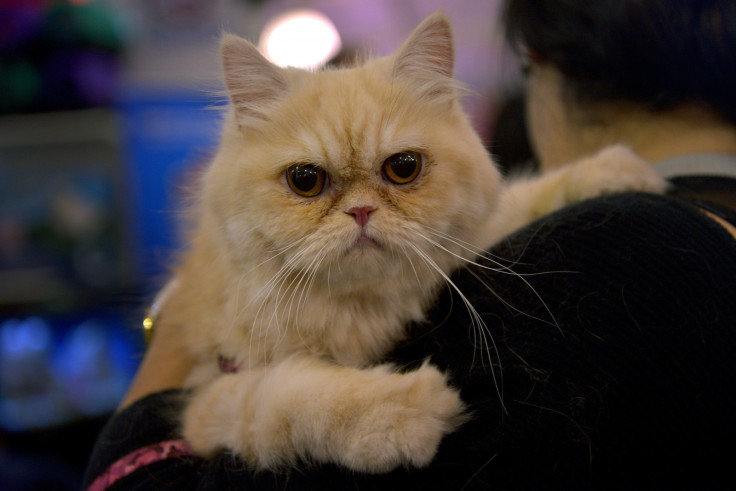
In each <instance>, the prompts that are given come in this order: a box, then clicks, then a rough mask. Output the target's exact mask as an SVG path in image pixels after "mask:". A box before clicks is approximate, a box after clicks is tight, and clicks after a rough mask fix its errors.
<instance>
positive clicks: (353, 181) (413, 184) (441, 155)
mask: <svg viewBox="0 0 736 491" xmlns="http://www.w3.org/2000/svg"><path fill="white" fill-rule="evenodd" d="M223 53H224V64H225V73H226V81H227V83H228V88H229V90H230V94H231V98H232V101H233V105H234V110H233V112H232V113H231V115H230V116H229V118H228V120H227V123H226V127H225V131H224V135H223V139H222V142H221V148H220V152H219V154H218V156H217V158H216V159H215V162H214V164H213V166H212V168H211V169H210V171H209V174H208V175H207V177H206V181H205V182H206V186H205V193H206V194H205V206H207V207H208V210H209V211H210V212H211V213H212V215H213V216H214V217H216V219H217V220H218V221H219V223H220V230H221V231H222V239H223V243H224V244H225V245H224V247H225V248H226V249H227V251H228V253H229V254H230V255H231V257H232V258H233V260H234V261H236V262H239V261H240V262H243V263H244V264H245V265H248V266H253V262H256V263H261V262H263V261H268V262H269V263H271V264H273V265H274V266H275V267H277V268H287V269H289V270H290V271H292V272H293V273H294V274H295V275H296V276H299V275H301V277H302V278H303V279H302V281H304V282H308V281H315V280H318V281H319V282H321V283H323V284H324V283H325V281H326V282H327V286H328V287H329V288H332V289H334V290H335V291H336V292H340V291H345V292H349V291H352V290H354V289H356V288H362V287H364V286H368V285H370V286H373V287H375V285H377V284H380V283H381V282H385V281H387V280H388V281H410V282H414V283H416V282H417V280H419V281H420V282H423V283H424V282H427V281H433V279H436V278H440V277H441V274H440V273H439V271H437V268H439V269H440V270H442V271H443V272H448V271H449V270H450V269H452V268H454V267H455V266H456V265H457V263H458V261H457V259H456V258H454V257H453V255H452V254H453V253H454V254H459V255H462V256H464V257H469V256H472V254H471V253H469V252H468V251H467V250H465V249H464V248H463V246H462V245H461V244H459V242H460V241H461V242H462V243H469V244H473V245H475V246H479V247H482V246H484V245H486V244H483V243H481V242H482V240H483V236H482V230H481V229H482V225H483V224H484V223H485V222H486V220H487V219H488V216H489V215H490V213H491V212H492V210H493V208H494V206H495V200H496V197H497V194H498V186H499V180H500V179H499V174H498V172H497V171H496V169H495V167H494V166H493V164H492V163H491V162H490V159H489V157H488V155H487V153H486V151H485V149H484V147H483V146H482V144H481V142H480V141H479V139H478V137H477V136H476V134H475V133H474V131H473V129H472V127H471V125H470V124H469V122H468V120H467V118H466V116H465V114H464V113H463V112H462V110H461V109H460V105H459V103H458V102H457V100H456V87H455V83H454V82H453V80H452V79H451V78H450V76H449V75H450V74H451V72H452V49H451V41H450V38H449V30H448V28H447V24H446V21H444V19H443V18H440V22H438V21H435V23H434V24H431V23H429V25H428V22H425V23H424V24H422V26H420V27H419V28H418V29H417V31H415V33H414V34H413V35H412V37H411V38H410V39H409V40H408V41H407V42H406V44H405V45H404V46H403V47H402V48H401V49H400V50H399V51H397V53H395V54H394V55H392V56H391V57H388V58H384V59H378V60H373V61H369V62H367V63H366V64H365V65H363V66H360V67H357V68H352V69H345V70H333V71H324V72H319V73H309V72H302V71H297V70H291V69H289V70H282V69H279V68H276V67H274V66H272V65H270V64H269V63H268V62H267V61H265V60H264V59H262V58H261V57H260V55H258V53H257V52H256V51H255V48H253V47H252V46H251V45H249V44H247V43H245V42H244V41H242V40H240V39H237V38H233V37H229V38H225V40H224V41H223ZM263 84H267V85H266V86H264V85H263ZM454 241H459V242H454ZM430 263H434V264H436V265H437V268H435V267H434V266H431V264H430Z"/></svg>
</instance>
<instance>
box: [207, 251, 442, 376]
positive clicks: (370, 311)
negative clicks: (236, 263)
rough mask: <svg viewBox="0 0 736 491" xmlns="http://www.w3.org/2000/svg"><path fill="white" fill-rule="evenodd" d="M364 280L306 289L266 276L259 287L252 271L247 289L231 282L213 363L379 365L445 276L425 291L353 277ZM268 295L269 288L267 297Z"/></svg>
mask: <svg viewBox="0 0 736 491" xmlns="http://www.w3.org/2000/svg"><path fill="white" fill-rule="evenodd" d="M354 253H355V254H358V255H362V254H378V253H379V252H374V251H355V252H354ZM336 274H339V273H336ZM348 276H350V275H348ZM358 276H359V275H358ZM264 278H266V276H264ZM361 280H362V281H363V284H359V285H353V286H352V287H350V288H343V289H342V291H340V289H336V288H335V283H336V282H334V281H333V282H332V286H331V287H328V288H326V287H325V285H330V283H327V282H322V281H320V280H319V279H317V280H314V284H313V285H311V286H310V287H309V288H306V289H305V288H303V286H304V285H303V284H302V283H304V282H305V281H307V280H304V281H301V282H300V280H299V278H294V279H293V281H288V282H286V283H287V284H288V285H290V286H286V287H269V280H265V279H264V281H263V283H262V284H261V286H260V288H259V287H258V286H257V285H255V284H254V283H253V281H252V273H251V278H250V281H249V284H248V287H247V288H245V287H243V284H242V283H241V282H240V281H239V280H234V281H232V285H233V286H232V287H231V289H230V290H231V291H230V292H229V295H228V297H227V300H226V304H225V308H224V309H223V313H224V315H223V316H222V318H221V319H220V321H219V323H220V326H217V325H213V326H212V328H211V329H212V332H210V333H209V336H211V337H212V338H211V339H214V340H215V345H214V349H213V352H212V353H210V359H214V356H213V355H215V354H217V355H222V356H226V357H228V358H232V359H237V361H238V364H239V365H242V366H254V365H258V364H263V363H264V362H265V363H272V362H274V361H278V360H280V359H283V358H285V357H288V356H291V355H293V354H295V353H309V354H313V355H317V356H321V357H324V358H327V359H331V360H334V361H336V362H337V363H339V364H341V365H349V366H364V365H366V364H368V363H371V362H374V361H376V360H377V359H379V358H380V357H381V356H382V355H384V354H385V353H386V352H387V351H388V350H389V349H390V348H391V347H392V346H394V345H395V343H396V342H397V341H398V340H400V339H401V338H402V337H403V335H404V326H405V325H406V324H407V323H408V322H411V321H419V320H421V319H422V318H423V311H424V310H425V308H426V305H427V303H428V302H429V301H430V300H431V298H433V296H434V293H435V291H436V287H437V285H438V284H439V279H436V280H434V282H433V283H434V285H428V286H427V287H425V288H421V289H418V288H416V285H415V284H414V282H413V281H412V282H409V281H406V279H404V280H403V281H402V279H401V278H399V277H397V278H392V279H389V281H386V280H385V279H383V278H375V277H374V278H371V281H368V280H367V279H366V278H365V277H364V278H362V279H361V278H355V281H356V283H358V282H360V281H361ZM343 281H344V282H346V283H347V282H349V279H346V278H343ZM338 284H339V283H338ZM244 289H247V291H243V290H244ZM264 290H267V291H269V294H268V295H266V296H265V297H264V296H263V295H262V294H261V292H262V291H264Z"/></svg>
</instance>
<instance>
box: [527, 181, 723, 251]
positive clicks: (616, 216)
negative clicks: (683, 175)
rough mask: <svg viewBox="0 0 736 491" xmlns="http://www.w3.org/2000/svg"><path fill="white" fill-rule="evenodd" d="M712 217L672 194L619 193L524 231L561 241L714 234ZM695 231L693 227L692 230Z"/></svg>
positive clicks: (587, 202)
mask: <svg viewBox="0 0 736 491" xmlns="http://www.w3.org/2000/svg"><path fill="white" fill-rule="evenodd" d="M711 222H712V220H710V219H709V218H708V216H707V215H705V214H704V213H703V212H702V210H701V209H700V208H699V207H698V206H697V205H696V204H694V203H692V202H690V201H687V200H683V199H680V198H677V197H673V196H669V195H658V194H651V193H636V192H631V193H618V194H612V195H607V196H601V197H598V198H593V199H588V200H585V201H582V202H579V203H575V204H572V205H569V206H567V207H565V208H563V209H561V210H559V211H557V212H554V213H551V214H549V215H547V216H544V217H542V218H541V219H539V220H537V221H536V222H534V223H532V224H530V225H528V226H527V227H525V228H524V229H522V230H520V231H519V232H518V234H519V235H520V236H521V237H522V240H525V236H530V235H534V236H538V235H539V234H542V235H544V236H549V235H554V236H555V237H556V238H557V239H558V240H561V239H564V238H565V237H567V236H569V237H570V238H571V239H577V238H579V236H580V235H585V236H587V237H588V239H587V241H590V240H593V238H599V239H601V240H607V239H612V240H613V239H626V238H627V237H628V238H634V237H651V238H654V237H658V236H659V237H660V238H661V239H663V240H666V239H667V237H668V236H671V235H673V234H674V235H681V234H682V232H683V231H685V230H687V229H690V228H692V227H694V228H695V229H697V230H698V233H710V232H709V230H710V229H711V228H712V225H713V223H711ZM691 233H692V230H691Z"/></svg>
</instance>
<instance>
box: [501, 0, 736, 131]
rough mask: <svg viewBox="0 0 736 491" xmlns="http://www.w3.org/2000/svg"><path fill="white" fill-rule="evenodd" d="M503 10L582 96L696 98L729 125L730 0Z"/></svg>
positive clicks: (735, 54)
mask: <svg viewBox="0 0 736 491" xmlns="http://www.w3.org/2000/svg"><path fill="white" fill-rule="evenodd" d="M503 15H504V17H503V20H504V25H505V29H506V37H507V39H508V40H509V41H510V43H511V45H512V46H514V47H517V48H522V49H525V50H528V51H529V52H530V53H532V54H533V56H536V57H539V59H541V60H544V61H546V62H549V63H552V64H553V65H554V66H555V67H556V68H557V69H558V70H560V72H561V73H562V74H563V76H564V77H565V79H566V83H567V89H568V90H570V91H571V94H572V95H574V96H575V97H577V98H578V99H579V100H581V101H593V102H595V101H616V100H627V101H632V102H635V103H638V104H642V105H644V106H646V107H648V108H650V109H653V110H661V109H668V108H672V107H674V106H676V105H678V104H680V103H684V102H697V103H702V104H706V105H708V106H710V108H711V109H712V110H714V111H715V112H716V113H718V114H720V115H721V116H722V117H724V118H725V119H726V120H728V121H730V122H731V123H734V124H736V0H667V1H661V0H506V4H505V7H504V14H503Z"/></svg>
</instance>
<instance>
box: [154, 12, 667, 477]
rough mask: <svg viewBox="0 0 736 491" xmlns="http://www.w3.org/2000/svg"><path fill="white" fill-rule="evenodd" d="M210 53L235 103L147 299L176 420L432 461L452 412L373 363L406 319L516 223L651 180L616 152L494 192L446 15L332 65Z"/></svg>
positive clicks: (216, 447) (202, 436)
mask: <svg viewBox="0 0 736 491" xmlns="http://www.w3.org/2000/svg"><path fill="white" fill-rule="evenodd" d="M221 53H222V62H223V67H224V76H225V82H226V86H227V89H228V93H229V96H230V102H231V107H230V110H229V113H228V116H227V118H226V121H225V123H224V128H223V132H222V137H221V141H220V144H219V150H218V153H217V155H216V157H215V158H214V160H213V162H212V163H211V165H210V166H209V168H208V169H207V170H206V172H205V173H204V175H203V179H202V183H201V189H200V195H199V204H198V208H197V214H196V217H195V218H196V225H195V227H194V228H193V230H192V235H191V241H190V247H189V249H188V250H187V251H186V252H184V253H183V254H182V257H181V260H180V263H179V266H178V268H177V269H176V271H175V280H174V281H175V283H174V285H175V287H174V289H173V291H172V292H171V295H170V296H169V298H168V299H167V300H166V303H165V305H164V307H163V315H164V317H165V318H166V322H170V323H173V324H174V325H177V326H179V327H178V328H179V329H180V336H179V338H178V339H177V340H174V342H179V343H181V348H182V349H187V350H190V352H191V353H192V355H193V356H194V357H195V358H196V359H197V360H198V364H197V366H195V367H193V369H192V373H191V375H190V377H189V383H190V384H191V386H193V387H194V388H195V389H194V392H193V395H192V398H191V399H190V400H189V401H188V405H187V408H186V411H185V414H184V418H183V422H182V425H183V434H184V436H185V437H186V439H187V440H188V441H189V442H190V444H191V446H192V448H193V449H194V450H195V451H196V452H198V453H200V454H202V455H204V456H209V455H213V454H214V453H216V452H219V451H223V450H227V451H230V452H233V453H235V454H237V455H239V456H240V457H242V458H243V459H244V460H245V461H246V462H247V463H249V464H250V465H252V466H254V467H256V468H274V467H278V466H280V465H292V464H295V463H297V462H300V461H307V462H309V461H312V462H334V463H338V464H341V465H344V466H347V467H349V468H352V469H354V470H358V471H365V472H384V471H388V470H390V469H392V468H395V467H397V466H400V465H408V466H423V465H426V464H428V463H429V462H430V461H431V460H432V458H433V456H434V454H435V452H436V449H437V446H438V444H439V442H440V440H441V439H442V437H443V435H445V434H446V433H448V432H450V431H452V430H453V429H454V428H456V427H457V425H459V424H461V423H462V421H463V418H464V407H463V403H462V401H461V400H460V397H459V395H458V391H457V390H455V389H454V388H453V387H451V386H449V385H448V383H447V381H446V377H445V376H444V375H443V374H442V373H440V372H439V371H438V370H437V369H436V368H435V367H433V366H432V364H431V361H427V362H425V363H424V364H423V365H422V366H421V367H420V368H419V369H417V370H414V371H410V372H407V373H399V372H397V371H396V370H395V369H394V368H393V367H391V366H387V365H383V364H380V361H381V357H382V356H383V355H384V354H386V352H387V351H388V350H389V349H391V348H392V347H393V346H394V345H395V344H396V343H397V341H399V340H401V339H402V337H403V336H404V326H405V324H407V323H408V322H410V321H420V320H421V319H422V317H423V313H424V311H425V309H427V307H428V306H429V305H430V303H431V302H432V301H433V299H434V298H435V295H436V293H437V291H438V289H439V288H440V286H441V285H443V283H444V282H445V281H448V282H449V275H450V274H451V273H452V272H453V271H454V270H456V269H458V268H459V267H461V266H463V265H464V264H466V263H469V262H472V261H473V259H474V258H476V257H477V256H478V254H480V253H481V252H482V251H483V250H484V249H486V248H488V247H489V246H490V245H492V244H493V243H494V242H496V241H498V240H499V239H500V238H501V237H503V236H504V235H506V234H508V233H509V232H511V231H513V230H514V229H516V228H518V227H520V226H521V225H523V224H525V223H528V222H529V221H531V220H532V219H534V218H536V217H538V216H540V215H543V214H545V213H547V212H549V211H552V210H554V209H557V208H560V207H562V206H564V205H565V204H567V203H570V202H572V201H577V200H581V199H584V198H586V197H591V196H595V195H598V194H601V193H604V192H614V191H619V190H625V189H642V190H652V191H660V190H661V189H663V186H664V185H663V183H662V181H661V180H660V179H659V178H657V177H656V176H655V175H654V173H653V171H651V169H650V167H649V166H648V165H647V164H645V163H643V162H642V161H640V160H639V159H637V158H636V157H634V156H633V155H632V154H631V153H630V152H628V151H627V150H626V149H624V148H622V147H615V148H611V149H608V150H605V151H604V152H603V153H601V154H599V155H597V156H594V157H592V158H590V159H587V160H583V161H580V162H577V163H574V164H570V165H568V166H566V167H565V168H563V169H561V170H559V171H557V172H555V173H551V174H547V175H545V176H543V177H541V178H536V179H528V180H526V181H522V182H517V183H511V184H504V183H503V182H502V179H501V176H500V174H499V172H498V171H497V169H496V167H495V166H494V165H493V163H492V161H491V159H490V158H489V156H488V154H487V152H486V150H485V148H484V146H483V144H482V142H481V141H480V139H479V137H478V136H477V135H476V133H475V132H474V131H473V128H472V127H471V124H470V123H469V120H468V118H467V116H466V115H465V113H464V112H463V110H462V109H461V106H460V103H459V101H458V92H459V90H458V83H457V82H456V81H455V80H454V79H453V77H452V74H453V48H452V39H451V33H450V27H449V24H448V21H447V19H446V18H445V17H444V15H442V14H434V15H432V16H430V17H428V18H427V19H426V20H425V21H424V22H423V23H422V24H421V25H420V26H419V27H418V28H417V29H416V30H415V31H414V32H413V33H412V34H411V35H410V37H409V38H408V40H407V41H406V42H405V43H404V44H403V46H401V47H400V48H399V49H398V50H397V51H396V52H395V53H393V54H392V55H390V56H388V57H384V58H378V59H371V60H368V61H365V62H364V63H362V64H360V65H358V66H355V67H351V68H346V69H328V70H323V71H320V72H307V71H301V70H297V69H291V68H289V69H282V68H278V67H276V66H274V65H272V64H271V63H269V62H268V61H267V60H266V59H265V58H264V57H263V56H262V55H261V54H260V53H259V52H258V51H257V49H256V48H255V47H254V46H253V45H252V44H250V43H248V42H247V41H245V40H243V39H240V38H238V37H236V36H233V35H225V36H224V37H223V39H222V42H221ZM476 328H478V329H480V328H482V326H477V327H476ZM489 390H492V388H489Z"/></svg>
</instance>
